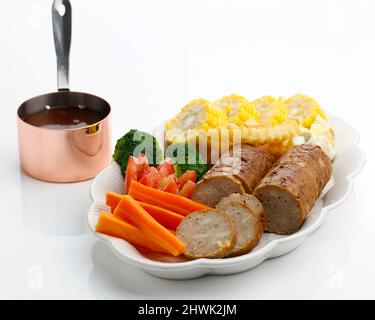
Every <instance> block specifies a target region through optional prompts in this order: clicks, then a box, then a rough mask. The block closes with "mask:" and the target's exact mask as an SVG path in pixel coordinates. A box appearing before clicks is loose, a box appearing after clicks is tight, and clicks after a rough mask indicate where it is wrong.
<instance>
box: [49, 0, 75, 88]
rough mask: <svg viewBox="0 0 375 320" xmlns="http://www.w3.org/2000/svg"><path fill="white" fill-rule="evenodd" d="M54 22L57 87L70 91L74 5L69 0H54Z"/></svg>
mask: <svg viewBox="0 0 375 320" xmlns="http://www.w3.org/2000/svg"><path fill="white" fill-rule="evenodd" d="M52 24H53V38H54V40H55V50H56V58H57V88H58V90H59V91H69V52H70V42H71V38H72V7H71V5H70V2H69V0H54V1H53V5H52Z"/></svg>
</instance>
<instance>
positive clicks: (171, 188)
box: [162, 178, 178, 194]
mask: <svg viewBox="0 0 375 320" xmlns="http://www.w3.org/2000/svg"><path fill="white" fill-rule="evenodd" d="M162 190H163V191H165V192H169V193H175V194H177V193H178V187H177V183H176V180H175V179H173V178H171V179H170V180H169V182H168V183H167V184H166V186H165V187H163V189H162Z"/></svg>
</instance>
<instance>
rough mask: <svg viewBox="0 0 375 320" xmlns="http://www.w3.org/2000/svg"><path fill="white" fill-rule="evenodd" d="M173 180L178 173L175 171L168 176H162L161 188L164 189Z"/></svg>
mask: <svg viewBox="0 0 375 320" xmlns="http://www.w3.org/2000/svg"><path fill="white" fill-rule="evenodd" d="M171 180H175V181H176V175H175V174H174V173H172V174H170V175H169V176H168V177H164V178H161V181H160V189H163V188H164V187H165V186H166V185H167V184H168V183H169V182H170V181H171ZM176 184H177V183H176Z"/></svg>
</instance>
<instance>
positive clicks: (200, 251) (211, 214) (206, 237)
mask: <svg viewBox="0 0 375 320" xmlns="http://www.w3.org/2000/svg"><path fill="white" fill-rule="evenodd" d="M176 236H177V237H178V238H179V239H180V240H181V241H183V242H184V243H185V245H186V248H185V252H184V254H185V256H186V257H187V258H189V259H198V258H210V259H213V258H223V257H224V256H226V255H227V254H228V253H229V252H230V251H231V250H232V248H233V247H234V245H235V243H236V240H237V231H236V227H235V225H234V223H233V221H232V219H230V218H229V216H228V215H227V214H226V213H224V212H223V211H220V210H216V209H207V210H201V211H196V212H193V213H191V214H189V215H187V216H186V217H184V219H182V221H181V223H180V224H179V226H178V227H177V230H176Z"/></svg>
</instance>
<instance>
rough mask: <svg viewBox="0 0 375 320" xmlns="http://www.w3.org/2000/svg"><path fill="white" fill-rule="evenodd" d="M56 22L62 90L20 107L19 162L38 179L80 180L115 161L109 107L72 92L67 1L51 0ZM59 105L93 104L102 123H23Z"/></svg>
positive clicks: (54, 30)
mask: <svg viewBox="0 0 375 320" xmlns="http://www.w3.org/2000/svg"><path fill="white" fill-rule="evenodd" d="M52 21H53V34H54V41H55V49H56V56H57V83H58V92H53V93H48V94H44V95H41V96H37V97H34V98H31V99H29V100H27V101H25V102H24V103H22V104H21V106H20V107H19V108H18V111H17V115H18V119H17V126H18V140H19V154H20V163H21V168H22V169H23V170H24V171H25V172H26V173H27V174H29V175H30V176H32V177H34V178H37V179H40V180H45V181H51V182H74V181H81V180H86V179H90V178H92V177H94V176H95V175H96V174H97V173H98V172H99V171H101V170H102V169H103V168H104V167H106V166H107V165H108V164H109V163H110V161H111V151H112V148H111V107H110V105H109V104H108V103H107V102H106V101H105V100H103V99H102V98H99V97H97V96H94V95H91V94H87V93H82V92H72V91H69V51H70V42H71V6H70V3H69V0H55V1H54V2H53V6H52ZM61 106H66V107H68V106H69V107H71V106H74V107H77V106H80V107H83V108H89V109H91V110H93V111H96V112H99V113H100V121H99V122H96V123H92V124H91V123H90V124H89V125H87V126H84V127H79V128H63V129H60V128H59V129H50V128H44V127H37V126H34V125H31V124H29V123H27V122H25V121H24V119H25V117H27V116H28V115H30V114H33V113H35V112H38V111H42V110H46V109H50V108H54V107H61Z"/></svg>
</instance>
